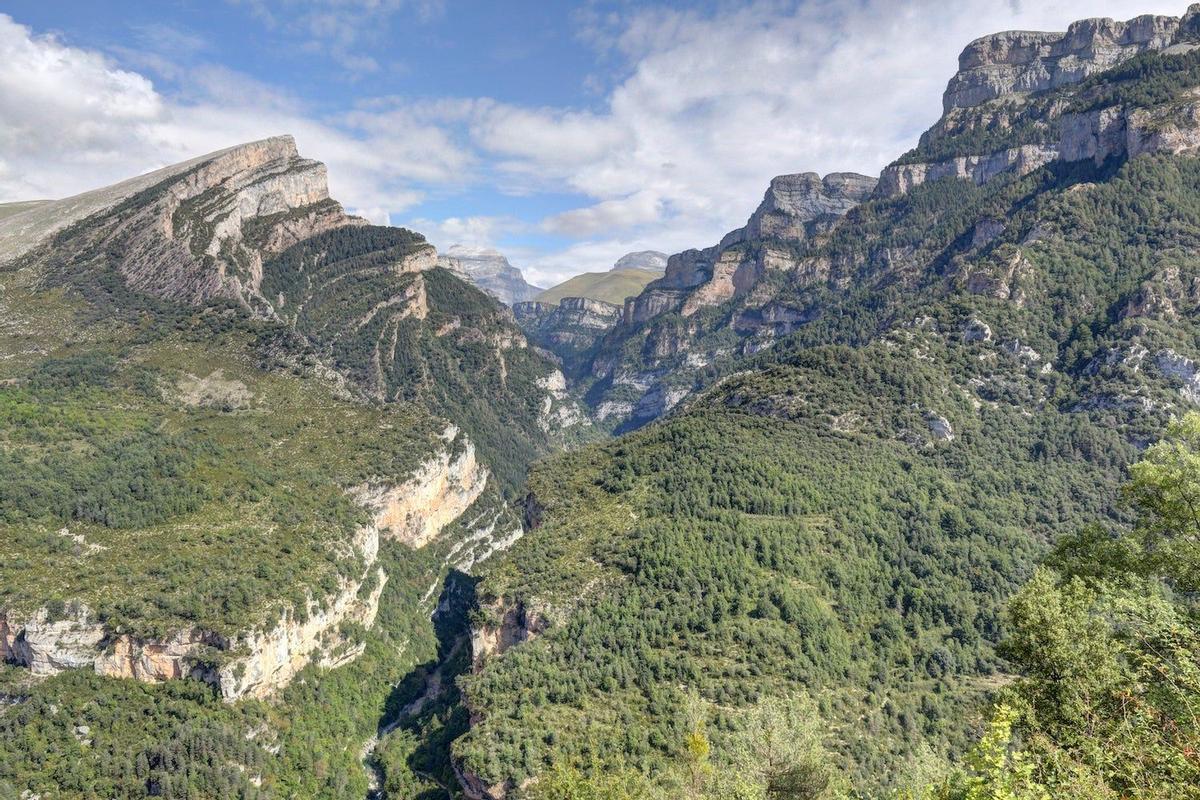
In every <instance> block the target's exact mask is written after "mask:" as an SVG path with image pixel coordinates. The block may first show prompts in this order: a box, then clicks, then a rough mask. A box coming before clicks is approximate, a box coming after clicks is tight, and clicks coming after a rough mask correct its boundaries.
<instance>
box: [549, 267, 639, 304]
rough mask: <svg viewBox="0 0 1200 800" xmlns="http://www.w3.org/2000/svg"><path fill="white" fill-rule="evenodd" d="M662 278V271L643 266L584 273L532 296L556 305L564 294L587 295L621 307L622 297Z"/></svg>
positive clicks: (566, 295)
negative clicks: (643, 267) (653, 270)
mask: <svg viewBox="0 0 1200 800" xmlns="http://www.w3.org/2000/svg"><path fill="white" fill-rule="evenodd" d="M661 277H662V273H661V272H651V271H650V270H646V269H614V270H609V271H608V272H585V273H583V274H581V275H576V276H574V277H572V278H569V279H567V280H565V281H563V282H562V283H560V284H558V285H557V286H552V287H550V288H549V289H546V290H545V291H544V292H542V293H541V294H539V295H538V296H537V297H535V298H534V299H535V300H537V301H539V302H542V303H551V304H555V305H557V304H558V303H561V302H562V299H563V298H564V297H588V298H591V299H592V300H600V301H601V302H604V303H612V304H613V305H615V306H620V305H624V304H625V298H627V297H634V296H636V295H639V294H641V293H642V289H645V288H646V284H648V283H650V281H652V280H655V279H657V278H661Z"/></svg>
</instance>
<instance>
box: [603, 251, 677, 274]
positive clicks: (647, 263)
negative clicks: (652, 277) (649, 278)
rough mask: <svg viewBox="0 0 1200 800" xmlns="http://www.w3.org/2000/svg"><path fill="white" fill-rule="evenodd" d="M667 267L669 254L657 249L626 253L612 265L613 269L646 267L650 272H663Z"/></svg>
mask: <svg viewBox="0 0 1200 800" xmlns="http://www.w3.org/2000/svg"><path fill="white" fill-rule="evenodd" d="M666 268H667V254H666V253H660V252H659V251H657V250H635V251H634V252H632V253H626V254H625V255H623V256H621V257H620V258H618V259H617V260H616V263H614V264H613V265H612V271H613V272H616V271H617V270H622V269H644V270H647V271H649V272H662V271H663V270H665V269H666Z"/></svg>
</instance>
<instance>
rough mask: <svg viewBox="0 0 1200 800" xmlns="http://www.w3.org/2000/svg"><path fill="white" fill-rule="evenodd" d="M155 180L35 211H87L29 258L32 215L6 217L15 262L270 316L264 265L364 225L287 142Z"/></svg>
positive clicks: (243, 148) (228, 153)
mask: <svg viewBox="0 0 1200 800" xmlns="http://www.w3.org/2000/svg"><path fill="white" fill-rule="evenodd" d="M158 177H159V180H158V181H157V182H154V183H151V184H149V185H146V184H147V182H148V178H142V179H135V181H134V182H132V183H131V184H129V185H128V186H126V184H119V185H118V187H114V188H110V189H106V190H98V191H97V192H94V193H91V194H92V195H97V196H100V197H103V198H104V202H96V203H90V204H88V203H79V202H77V201H75V200H68V201H61V203H56V204H52V205H51V206H49V207H45V206H43V207H39V208H37V209H35V210H34V211H33V212H30V213H31V214H36V215H39V216H43V215H46V214H47V213H49V212H48V210H47V209H48V208H53V207H56V206H59V205H60V204H66V205H67V207H68V208H70V209H75V208H77V207H82V208H84V209H85V210H89V211H90V212H91V213H90V214H88V215H86V216H83V217H82V218H80V219H79V220H78V221H76V222H74V223H73V224H71V225H69V226H67V227H65V228H63V229H62V230H60V231H58V232H57V233H54V234H53V235H52V236H50V238H48V239H47V238H45V234H46V233H47V232H53V231H54V230H55V226H54V225H51V226H48V227H46V228H45V230H43V234H42V238H41V239H40V240H39V241H38V242H36V243H37V244H38V246H37V247H33V248H32V249H26V250H25V251H23V252H21V251H20V247H21V246H26V245H29V244H30V243H31V242H30V239H32V238H34V237H31V236H29V235H27V229H28V228H29V225H28V224H27V223H28V221H27V220H26V219H25V218H26V217H27V216H29V215H28V214H23V215H20V216H18V217H14V218H12V219H9V220H5V221H4V222H3V231H10V232H13V233H12V238H11V240H10V241H12V242H16V243H18V244H13V245H12V246H11V247H10V248H9V251H8V252H9V255H10V256H17V255H24V256H25V257H26V258H32V259H33V260H34V261H35V262H37V263H39V264H40V265H41V266H43V268H45V269H46V270H47V271H48V275H47V280H48V281H50V282H55V281H62V280H70V279H73V278H77V277H78V274H79V273H86V271H87V270H88V269H90V268H94V267H97V266H99V267H100V268H103V269H115V270H116V271H117V272H119V274H120V275H121V276H122V277H123V278H124V280H125V283H126V285H127V286H128V287H129V288H130V289H133V290H134V291H138V292H144V293H146V294H150V295H153V296H155V297H159V298H162V299H166V300H174V301H179V302H184V303H192V304H196V303H202V302H205V301H207V300H210V299H212V298H217V297H224V298H229V299H233V300H237V301H240V302H242V303H245V304H246V305H248V306H251V307H254V308H256V309H261V310H263V311H264V313H266V311H265V309H267V308H269V303H267V301H266V299H265V298H263V297H262V296H261V294H260V291H259V289H260V286H261V283H262V278H263V275H262V267H263V260H264V258H267V257H269V256H270V255H272V254H274V253H278V252H280V251H282V250H284V249H286V248H288V247H290V246H291V245H293V244H295V243H296V242H298V241H301V240H303V239H306V238H308V237H311V236H313V235H315V234H317V233H320V232H322V231H326V230H329V229H332V228H336V227H341V226H346V225H365V224H366V221H365V220H362V219H358V218H356V217H350V216H348V215H346V214H345V213H344V212H343V210H342V207H341V206H340V205H338V204H337V203H336V202H334V201H333V200H331V199H330V197H329V189H328V183H327V176H326V170H325V165H324V164H321V163H320V162H317V161H311V160H309V159H305V158H301V157H300V155H299V153H298V152H297V151H296V143H295V141H294V140H293V139H292V137H290V136H277V137H274V138H271V139H264V140H262V141H258V142H251V143H249V144H244V145H240V146H238V147H233V148H230V149H228V150H222V151H219V152H217V153H213V154H210V155H208V156H204V157H202V158H199V159H194V160H192V161H189V162H185V163H184V164H182V165H178V166H177V167H174V168H171V170H170V171H169V172H167V173H166V174H165V175H162V174H159V175H158ZM121 187H124V188H121ZM114 201H116V202H114ZM56 224H57V223H55V225H56ZM18 230H20V231H26V232H25V233H21V234H20V235H17V233H16V231H18ZM3 231H0V234H2V233H3Z"/></svg>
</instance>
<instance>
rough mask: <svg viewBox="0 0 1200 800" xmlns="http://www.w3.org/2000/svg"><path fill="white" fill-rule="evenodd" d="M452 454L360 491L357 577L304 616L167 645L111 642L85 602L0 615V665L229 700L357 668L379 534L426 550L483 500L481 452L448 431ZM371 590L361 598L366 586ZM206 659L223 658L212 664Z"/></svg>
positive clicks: (373, 602) (372, 611)
mask: <svg viewBox="0 0 1200 800" xmlns="http://www.w3.org/2000/svg"><path fill="white" fill-rule="evenodd" d="M445 438H446V440H447V442H446V447H445V448H444V449H443V451H442V452H441V453H439V454H438V455H437V456H435V457H434V458H431V459H430V460H429V461H427V462H426V463H425V464H424V465H422V467H421V468H420V469H419V470H418V471H417V472H416V473H415V474H414V475H413V477H411V478H410V479H409V480H408V481H406V482H405V483H403V484H402V485H400V486H398V487H375V488H371V489H363V490H361V491H359V492H358V496H359V498H360V500H361V501H362V502H364V503H365V504H366V505H367V506H368V507H369V508H370V509H371V510H372V512H373V519H372V521H371V523H370V524H368V525H365V526H364V527H362V528H360V529H359V530H358V531H357V532H356V534H355V537H354V539H353V541H352V543H351V544H352V549H353V551H354V553H355V554H356V557H358V558H360V559H361V560H362V562H363V563H364V565H365V566H364V569H363V572H362V573H361V574H360V575H359V577H358V578H356V579H342V580H341V582H340V585H339V588H338V590H337V591H336V592H335V593H334V594H333V595H332V596H329V597H326V598H323V599H321V600H318V599H317V598H314V597H312V596H309V597H308V598H307V600H306V606H307V608H306V609H305V611H306V613H305V614H302V615H301V614H297V613H295V610H294V609H285V610H284V611H282V612H281V614H280V616H279V617H278V618H277V619H276V620H274V621H273V622H272V623H270V624H269V625H266V626H263V627H261V628H256V629H253V630H248V631H244V632H242V633H239V634H237V635H235V636H230V637H226V636H221V635H219V634H216V633H213V632H211V631H205V630H202V629H199V628H187V629H183V630H178V631H175V632H173V633H172V634H171V635H169V636H168V637H166V638H164V639H141V638H137V637H134V636H130V635H128V634H113V633H112V632H110V631H109V630H108V629H107V628H106V626H105V625H104V624H103V623H102V622H100V621H99V620H98V619H96V616H95V614H94V612H93V611H92V610H91V609H90V608H88V607H87V606H86V605H85V604H82V603H77V604H68V605H67V607H66V609H64V610H63V612H61V613H58V614H57V615H56V616H53V617H52V616H51V612H50V611H49V610H48V609H45V608H43V609H40V610H38V611H36V612H35V613H34V614H32V615H30V616H29V617H28V618H25V619H21V618H14V615H13V613H12V612H11V611H8V610H4V611H0V658H2V659H3V660H5V661H10V662H14V663H17V664H21V665H24V666H26V667H28V668H29V669H30V671H31V672H33V673H34V674H38V675H52V674H55V673H57V672H61V671H62V670H65V669H87V668H91V669H93V670H94V671H95V672H97V673H98V674H101V675H107V676H111V677H119V678H133V679H136V680H140V681H145V682H149V683H154V682H159V681H164V680H170V679H175V678H183V677H192V678H197V679H200V680H204V681H207V682H209V683H212V684H213V685H215V686H216V687H218V689H219V690H220V692H221V695H222V696H223V697H224V698H225V699H227V700H234V699H237V698H240V697H247V696H249V697H265V696H267V695H269V694H271V693H272V692H274V691H275V690H276V689H278V688H280V687H282V686H285V685H286V684H287V683H288V682H290V681H291V679H292V678H293V677H294V676H295V675H296V673H298V672H299V671H300V670H301V669H303V668H304V667H305V666H306V665H307V664H309V663H310V662H311V661H312V660H313V659H314V658H316V657H317V656H318V655H321V656H322V658H321V663H322V664H323V665H325V666H336V665H339V664H342V663H345V662H346V661H349V660H352V659H353V658H354V657H355V656H357V654H358V653H359V652H361V648H356V647H352V646H350V645H349V643H347V642H345V641H344V640H343V639H342V635H341V633H340V630H341V628H342V626H343V623H345V622H356V623H358V624H360V625H363V626H366V627H369V626H370V625H372V624H373V623H374V620H375V616H376V614H377V612H378V606H379V598H380V595H381V593H382V590H383V585H384V583H385V582H386V580H387V575H386V574H385V573H384V572H383V570H382V569H381V568H380V567H379V566H378V564H377V557H378V552H379V542H380V537H381V536H395V537H397V538H400V539H401V540H403V541H405V542H407V543H409V544H410V545H411V546H414V547H419V546H421V545H423V544H425V543H427V542H428V541H429V540H430V539H431V538H432V537H433V536H436V535H437V533H438V531H440V530H441V528H442V527H444V526H445V525H447V524H449V523H450V522H452V521H453V520H454V519H456V518H457V517H458V516H459V515H460V514H461V513H462V512H463V511H464V510H465V509H466V508H467V507H468V506H470V505H471V503H473V502H474V501H475V499H476V498H478V496H479V494H480V493H481V492H482V491H483V487H484V486H485V485H486V482H487V471H486V470H485V469H483V468H482V467H481V466H480V465H479V464H478V462H477V461H476V458H475V448H474V445H472V444H471V443H470V442H468V441H466V440H465V437H461V441H456V440H458V439H460V436H459V434H458V431H457V429H456V428H454V427H453V426H451V427H450V428H449V429H448V430H447V431H446V435H445ZM368 577H374V579H375V581H374V587H373V589H372V590H371V591H370V592H367V593H366V594H365V596H364V592H363V589H364V583H365V582H366V580H367V578H368ZM205 653H210V654H218V655H219V656H220V657H219V658H218V659H217V660H216V661H212V660H211V658H210V657H209V656H206V655H205Z"/></svg>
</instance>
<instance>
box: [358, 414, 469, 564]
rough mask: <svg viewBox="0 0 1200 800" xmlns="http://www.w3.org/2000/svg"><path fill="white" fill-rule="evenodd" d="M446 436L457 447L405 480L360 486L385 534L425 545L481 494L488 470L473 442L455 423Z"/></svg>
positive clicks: (443, 453) (365, 501) (444, 452)
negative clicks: (476, 451)
mask: <svg viewBox="0 0 1200 800" xmlns="http://www.w3.org/2000/svg"><path fill="white" fill-rule="evenodd" d="M442 436H443V438H444V439H445V440H446V441H447V442H457V446H456V447H455V448H453V449H451V448H447V449H445V450H443V451H442V452H441V453H439V454H438V455H436V456H435V457H433V458H432V459H430V460H428V461H426V462H425V463H424V464H422V465H421V467H420V468H419V469H418V470H417V472H416V474H415V475H413V477H412V478H410V479H409V480H407V481H405V482H404V483H403V484H401V485H399V486H388V485H374V486H363V487H360V488H359V489H358V490H357V492H356V494H357V496H358V498H359V501H360V502H362V503H363V504H364V505H366V506H367V507H368V508H370V509H372V510H373V512H374V514H375V524H376V525H377V526H378V527H379V528H380V530H381V531H382V532H383V535H384V536H385V537H387V538H390V539H396V540H398V541H401V542H403V543H404V544H406V545H408V546H409V547H414V548H417V547H424V546H425V545H426V544H428V543H429V542H430V541H431V540H432V539H433V538H434V537H435V536H437V535H438V533H439V532H440V531H441V530H442V528H444V527H445V526H446V525H448V524H449V523H451V522H453V521H454V520H456V519H458V517H459V516H460V515H461V514H462V513H463V512H464V511H466V510H467V508H468V507H469V506H470V505H471V504H472V503H474V502H475V501H476V500H477V499H478V498H479V495H481V494H482V493H483V489H484V487H485V486H486V485H487V480H488V472H487V469H485V468H484V467H483V466H482V465H481V464H480V463H479V461H478V460H477V459H476V457H475V445H474V444H473V443H471V442H470V441H468V440H466V437H465V436H464V437H462V439H461V440H460V439H459V436H460V434H459V430H458V428H456V427H454V426H453V425H452V426H450V427H449V428H447V429H446V431H445V433H443V434H442Z"/></svg>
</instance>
